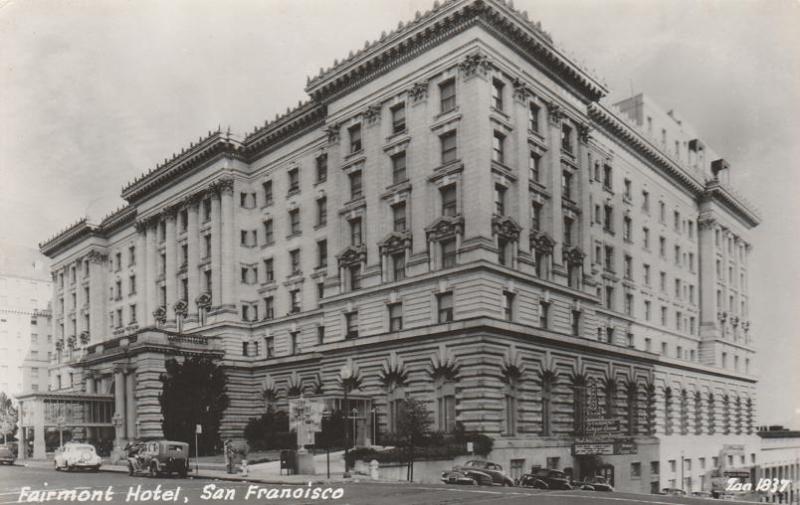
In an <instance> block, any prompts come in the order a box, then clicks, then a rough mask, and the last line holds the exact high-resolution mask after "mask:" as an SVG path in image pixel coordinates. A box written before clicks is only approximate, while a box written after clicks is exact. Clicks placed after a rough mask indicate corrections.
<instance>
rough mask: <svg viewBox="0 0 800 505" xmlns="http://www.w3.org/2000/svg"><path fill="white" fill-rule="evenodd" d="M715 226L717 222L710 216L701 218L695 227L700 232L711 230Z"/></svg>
mask: <svg viewBox="0 0 800 505" xmlns="http://www.w3.org/2000/svg"><path fill="white" fill-rule="evenodd" d="M716 224H717V220H716V219H714V218H713V217H711V216H701V217H700V219H698V220H697V227H698V228H700V229H701V230H713V229H714V226H715V225H716Z"/></svg>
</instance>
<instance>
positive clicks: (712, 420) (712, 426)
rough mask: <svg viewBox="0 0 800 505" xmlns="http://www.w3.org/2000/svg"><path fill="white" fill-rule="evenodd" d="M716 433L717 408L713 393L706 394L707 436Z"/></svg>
mask: <svg viewBox="0 0 800 505" xmlns="http://www.w3.org/2000/svg"><path fill="white" fill-rule="evenodd" d="M716 431H717V406H716V405H715V404H714V393H708V434H709V435H713V434H714V433H716Z"/></svg>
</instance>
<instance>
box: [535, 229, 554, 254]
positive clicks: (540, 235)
mask: <svg viewBox="0 0 800 505" xmlns="http://www.w3.org/2000/svg"><path fill="white" fill-rule="evenodd" d="M530 245H531V249H533V250H535V251H538V252H540V253H542V254H552V253H553V247H554V246H555V245H556V241H555V240H553V238H552V237H551V236H550V235H548V234H547V233H544V232H533V233H531V244H530Z"/></svg>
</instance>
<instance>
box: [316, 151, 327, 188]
mask: <svg viewBox="0 0 800 505" xmlns="http://www.w3.org/2000/svg"><path fill="white" fill-rule="evenodd" d="M316 163H317V182H325V181H326V180H328V155H327V153H323V154H320V155H319V156H317V160H316Z"/></svg>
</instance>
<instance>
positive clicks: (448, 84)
mask: <svg viewBox="0 0 800 505" xmlns="http://www.w3.org/2000/svg"><path fill="white" fill-rule="evenodd" d="M439 100H440V106H441V107H440V108H441V112H442V114H444V113H445V112H450V111H452V110H455V108H456V80H455V79H448V80H447V81H445V82H443V83H441V84H440V85H439Z"/></svg>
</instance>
